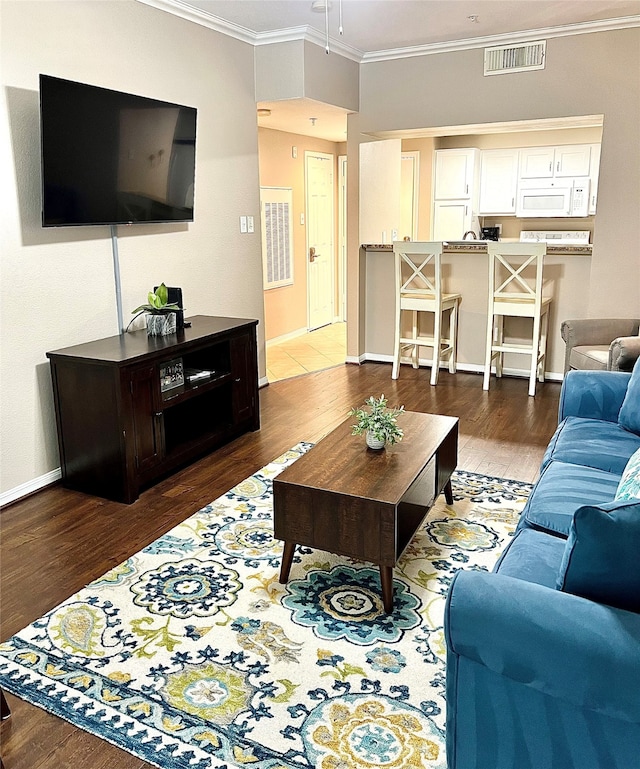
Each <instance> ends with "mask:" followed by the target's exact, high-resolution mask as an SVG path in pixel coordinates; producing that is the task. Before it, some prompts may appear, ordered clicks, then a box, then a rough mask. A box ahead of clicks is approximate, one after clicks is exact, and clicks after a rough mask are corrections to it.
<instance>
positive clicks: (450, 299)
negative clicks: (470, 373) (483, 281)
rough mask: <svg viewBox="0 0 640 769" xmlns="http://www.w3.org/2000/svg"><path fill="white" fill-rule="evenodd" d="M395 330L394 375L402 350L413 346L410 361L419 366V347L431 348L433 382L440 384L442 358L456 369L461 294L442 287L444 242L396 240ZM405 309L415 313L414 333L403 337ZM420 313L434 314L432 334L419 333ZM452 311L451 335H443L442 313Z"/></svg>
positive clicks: (454, 370) (398, 369)
mask: <svg viewBox="0 0 640 769" xmlns="http://www.w3.org/2000/svg"><path fill="white" fill-rule="evenodd" d="M393 253H394V256H395V273H396V279H395V290H396V331H395V344H394V358H393V368H392V371H391V378H392V379H397V378H398V374H399V373H400V356H401V354H402V352H403V350H405V349H407V348H411V349H412V354H411V362H412V365H413V368H418V365H419V364H418V361H419V358H418V349H419V347H432V348H433V356H432V364H431V384H432V385H436V384H437V383H438V369H439V367H440V362H441V360H442V359H443V358H446V359H448V365H449V371H450V372H451V373H452V374H455V372H456V346H457V336H458V306H459V304H460V299H461V295H460V294H446V293H444V291H443V287H442V243H441V242H439V243H431V242H410V241H395V242H394V244H393ZM403 311H410V312H411V313H412V329H411V336H403V333H402V330H403V329H402V323H403V315H402V313H403ZM420 312H429V313H432V314H433V334H432V335H425V334H421V333H420V332H419V316H418V313H420ZM446 312H448V313H449V325H448V334H447V335H446V336H443V334H442V328H443V315H444V314H445V313H446Z"/></svg>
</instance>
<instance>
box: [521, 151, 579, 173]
mask: <svg viewBox="0 0 640 769" xmlns="http://www.w3.org/2000/svg"><path fill="white" fill-rule="evenodd" d="M591 147H592V145H591V144H567V145H564V146H560V147H528V148H526V149H522V150H520V178H521V179H551V178H553V177H555V178H556V179H559V178H562V177H574V176H589V172H590V168H591Z"/></svg>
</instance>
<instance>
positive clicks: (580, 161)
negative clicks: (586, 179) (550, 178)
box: [553, 144, 591, 178]
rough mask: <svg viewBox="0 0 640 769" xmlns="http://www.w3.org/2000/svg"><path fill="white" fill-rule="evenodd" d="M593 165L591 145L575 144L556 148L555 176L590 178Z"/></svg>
mask: <svg viewBox="0 0 640 769" xmlns="http://www.w3.org/2000/svg"><path fill="white" fill-rule="evenodd" d="M590 165H591V145H590V144H575V145H569V144H568V145H566V146H563V147H556V151H555V166H554V169H553V171H554V175H555V176H556V178H559V177H564V176H589V170H590Z"/></svg>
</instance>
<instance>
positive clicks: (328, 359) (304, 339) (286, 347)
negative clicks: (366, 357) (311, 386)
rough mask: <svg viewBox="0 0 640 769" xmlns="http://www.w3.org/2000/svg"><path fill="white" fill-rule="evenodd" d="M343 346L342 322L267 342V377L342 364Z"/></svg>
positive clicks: (276, 378)
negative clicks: (282, 339)
mask: <svg viewBox="0 0 640 769" xmlns="http://www.w3.org/2000/svg"><path fill="white" fill-rule="evenodd" d="M346 348H347V324H346V323H332V324H331V325H329V326H323V327H322V328H318V329H316V330H315V331H310V332H309V333H308V334H302V335H301V336H297V337H295V338H294V339H288V340H286V341H284V342H279V343H275V344H270V343H269V342H267V348H266V355H267V379H268V380H269V382H277V381H279V380H280V379H290V378H291V377H294V376H300V374H308V373H309V372H310V371H321V370H322V369H326V368H331V367H332V366H339V365H342V364H343V363H344V361H345V357H346V354H347V352H346Z"/></svg>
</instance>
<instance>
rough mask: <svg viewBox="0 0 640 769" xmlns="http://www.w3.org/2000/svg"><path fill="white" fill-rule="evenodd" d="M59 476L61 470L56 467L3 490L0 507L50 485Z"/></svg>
mask: <svg viewBox="0 0 640 769" xmlns="http://www.w3.org/2000/svg"><path fill="white" fill-rule="evenodd" d="M60 478H62V471H61V470H60V468H59V467H57V468H56V469H55V470H51V471H49V472H48V473H45V474H44V475H41V476H39V477H38V478H34V479H33V480H31V481H26V482H25V483H21V484H20V485H19V486H16V487H15V488H13V489H9V490H8V491H3V492H2V493H1V494H0V507H6V506H7V505H11V504H12V503H13V502H17V501H18V500H19V499H23V498H24V497H28V496H29V495H31V494H34V493H35V492H36V491H40V490H41V489H44V488H45V487H46V486H51V484H53V483H56V482H57V481H59V480H60Z"/></svg>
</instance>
